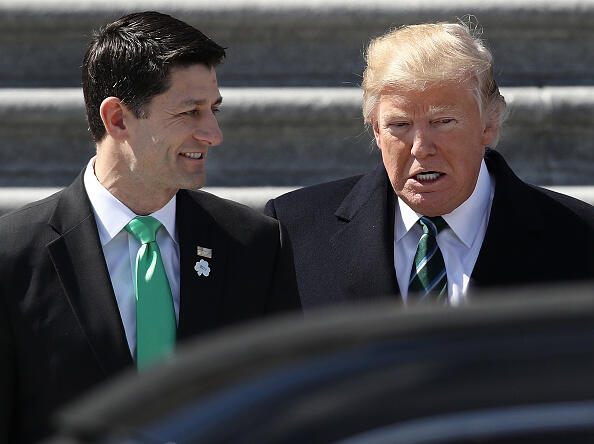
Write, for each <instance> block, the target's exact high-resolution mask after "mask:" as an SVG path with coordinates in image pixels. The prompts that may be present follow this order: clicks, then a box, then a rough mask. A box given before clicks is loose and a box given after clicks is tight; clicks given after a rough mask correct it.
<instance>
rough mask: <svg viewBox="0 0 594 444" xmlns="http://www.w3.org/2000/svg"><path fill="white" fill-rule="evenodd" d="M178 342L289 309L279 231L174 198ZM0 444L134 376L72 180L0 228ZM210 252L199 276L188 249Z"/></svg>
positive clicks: (210, 199) (293, 297) (213, 202)
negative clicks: (117, 379)
mask: <svg viewBox="0 0 594 444" xmlns="http://www.w3.org/2000/svg"><path fill="white" fill-rule="evenodd" d="M176 211H177V226H178V235H179V242H180V310H179V324H178V331H177V335H178V341H183V340H184V339H186V338H189V337H192V336H195V335H197V334H200V333H204V332H208V331H212V330H214V329H217V328H219V327H223V326H227V325H230V324H233V323H237V322H240V321H244V320H248V319H252V318H257V317H260V316H264V315H267V314H269V313H273V312H277V311H283V310H289V309H294V308H298V307H299V299H298V295H297V288H296V282H295V275H294V269H293V264H292V255H291V253H290V251H289V250H287V246H286V245H284V240H285V239H284V233H283V229H281V227H280V224H279V223H278V221H276V220H274V219H271V218H268V217H266V216H263V215H261V214H259V213H257V212H255V211H253V210H251V209H249V208H247V207H244V206H243V205H239V204H236V203H234V202H230V201H226V200H223V199H220V198H217V197H215V196H213V195H210V194H208V193H204V192H192V191H183V190H182V191H180V192H179V193H178V195H177V210H176ZM0 236H1V240H0V274H1V278H0V354H1V356H2V360H1V362H0V442H3V443H4V442H6V443H8V442H10V443H17V442H34V441H35V440H37V439H38V438H40V437H42V436H44V435H46V434H47V433H48V432H49V428H48V418H49V416H50V415H51V413H52V412H54V411H55V409H56V408H57V407H58V406H60V405H62V404H64V403H65V402H67V401H70V400H71V399H72V398H74V397H75V396H77V395H78V394H80V393H82V392H83V391H85V390H88V389H89V388H90V387H92V386H95V385H96V384H98V383H100V382H102V381H104V380H105V379H107V378H108V377H110V376H112V375H114V374H116V373H117V372H119V371H120V370H123V369H125V368H128V367H131V366H133V360H132V356H131V355H130V351H129V349H128V345H127V342H126V338H125V334H124V328H123V324H122V321H121V319H120V314H119V311H118V307H117V303H116V301H115V296H114V292H113V288H112V285H111V280H110V278H109V275H108V271H107V266H106V263H105V259H104V256H103V252H102V249H101V244H100V241H99V235H98V232H97V227H96V224H95V218H94V215H93V211H92V208H91V205H90V201H89V199H88V196H87V194H86V192H85V190H84V185H83V180H82V174H81V175H80V176H79V177H78V178H77V179H76V181H75V182H74V183H73V184H72V185H71V186H70V187H68V188H66V189H64V190H63V191H61V192H59V193H57V194H55V195H53V196H51V197H49V198H47V199H44V200H42V201H39V202H36V203H32V204H30V205H27V206H26V207H24V208H22V209H20V210H17V211H16V212H14V213H12V214H9V215H6V216H3V217H2V218H0ZM197 246H202V247H207V248H210V249H212V252H213V255H212V259H208V262H209V266H210V269H211V272H210V275H209V276H208V277H205V276H198V275H197V273H196V271H195V270H194V265H195V263H196V261H198V260H200V259H201V258H200V257H198V256H197V252H196V249H197V248H196V247H197Z"/></svg>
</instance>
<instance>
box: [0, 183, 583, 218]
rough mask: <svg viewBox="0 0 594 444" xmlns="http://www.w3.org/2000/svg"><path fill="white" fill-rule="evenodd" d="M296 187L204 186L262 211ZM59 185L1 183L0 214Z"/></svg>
mask: <svg viewBox="0 0 594 444" xmlns="http://www.w3.org/2000/svg"><path fill="white" fill-rule="evenodd" d="M547 188H549V189H552V190H553V191H557V192H558V193H563V194H567V195H569V196H572V197H575V198H576V199H580V200H583V201H584V202H588V203H589V204H591V205H594V186H592V185H590V186H556V187H547ZM294 189H296V187H205V188H204V190H205V191H208V192H209V193H213V194H215V195H217V196H220V197H222V198H224V199H231V200H234V201H235V202H240V203H242V204H244V205H247V206H249V207H251V208H254V209H255V210H258V211H263V210H264V205H266V202H268V200H269V199H273V198H275V197H277V196H280V195H281V194H284V193H288V192H289V191H292V190H294ZM59 190H60V188H57V187H47V188H42V187H28V188H19V187H4V188H2V187H0V215H2V214H5V213H8V212H9V211H12V210H15V209H17V208H19V207H21V206H23V205H25V204H27V203H29V202H34V201H36V200H40V199H43V198H45V197H47V196H49V195H50V194H53V193H55V192H57V191H59Z"/></svg>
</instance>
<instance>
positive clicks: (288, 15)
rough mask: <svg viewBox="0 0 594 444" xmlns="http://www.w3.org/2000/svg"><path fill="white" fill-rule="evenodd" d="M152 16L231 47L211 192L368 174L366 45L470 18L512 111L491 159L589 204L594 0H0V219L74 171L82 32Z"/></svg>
mask: <svg viewBox="0 0 594 444" xmlns="http://www.w3.org/2000/svg"><path fill="white" fill-rule="evenodd" d="M149 9H153V10H158V11H161V12H165V13H169V14H172V15H174V16H176V17H178V18H180V19H182V20H184V21H187V22H188V23H190V24H192V25H194V26H196V27H197V28H199V29H200V30H202V31H203V32H205V33H206V34H207V35H209V36H210V37H212V38H213V39H214V40H215V41H216V42H218V43H219V44H221V45H223V46H226V47H228V56H227V59H226V61H225V62H224V64H223V65H222V66H221V67H220V68H219V69H217V72H218V78H219V85H220V87H221V91H222V94H223V96H224V105H223V107H222V110H223V112H222V113H221V114H220V123H221V126H222V128H223V132H224V136H225V140H224V142H223V144H222V145H220V146H219V147H216V148H214V149H212V150H211V152H210V153H209V158H208V182H207V189H209V190H210V191H212V192H214V193H215V194H219V195H222V196H224V197H230V198H233V199H235V200H239V201H242V202H244V203H247V204H248V205H251V206H253V207H255V208H262V206H263V205H264V203H265V202H266V200H267V199H268V198H271V197H274V196H276V195H278V194H281V193H283V192H285V191H287V190H290V189H293V188H296V187H300V186H304V185H310V184H313V183H317V182H322V181H327V180H332V179H336V178H340V177H345V176H348V175H353V174H359V173H363V172H366V171H368V170H369V169H371V168H373V166H374V165H375V164H376V162H378V161H379V152H378V150H377V148H376V147H375V144H374V143H373V137H372V134H371V133H370V132H368V131H367V130H366V129H365V128H364V126H363V120H362V117H361V112H360V105H361V98H362V93H361V91H360V89H359V84H360V81H361V74H362V71H363V67H364V60H363V54H364V49H365V46H366V45H367V43H368V42H369V40H370V39H371V38H373V37H375V36H378V35H380V34H382V33H384V32H385V31H386V30H387V29H389V28H391V27H397V26H400V25H402V24H411V23H421V22H427V21H436V20H443V21H456V20H463V21H468V20H469V18H468V15H471V16H473V17H474V18H472V21H473V23H478V27H479V30H480V32H482V37H483V38H484V39H485V40H486V42H487V46H488V47H489V48H490V49H491V50H492V52H493V54H494V57H495V71H496V78H497V79H498V82H499V84H500V86H501V87H502V93H503V95H504V96H505V98H506V100H507V102H508V105H509V109H510V116H509V119H508V121H507V123H506V124H505V126H504V128H503V131H502V138H501V141H500V144H499V146H498V148H497V149H498V150H500V151H501V152H502V153H503V154H504V156H505V157H506V159H507V160H508V162H509V163H510V164H511V166H512V168H513V169H514V170H515V171H516V173H518V174H519V176H520V177H521V178H523V179H524V180H526V181H528V182H531V183H535V184H538V185H544V186H548V187H552V188H554V189H557V190H560V191H562V192H565V193H567V194H570V195H573V196H575V197H578V198H581V199H583V200H586V201H589V202H590V203H594V0H542V1H539V0H481V1H476V0H472V1H470V0H458V1H449V2H442V1H437V0H420V1H407V0H402V1H398V2H394V1H387V0H369V1H363V0H360V1H346V0H340V1H338V0H326V1H316V0H299V1H297V0H284V1H281V0H221V1H218V2H215V1H206V0H192V1H190V0H144V1H137V0H128V1H126V2H122V1H113V0H103V1H101V2H98V1H90V0H18V1H17V0H0V48H1V49H0V136H1V143H0V212H6V211H8V210H10V209H12V208H16V207H17V206H19V205H22V204H24V203H26V202H28V201H31V200H34V199H37V198H40V197H43V196H45V195H47V194H49V193H51V192H53V191H55V190H56V189H57V188H59V187H62V186H64V185H67V184H69V183H70V182H71V181H72V180H73V179H74V177H75V176H76V175H77V174H78V173H79V172H80V170H81V169H82V167H83V166H85V164H86V162H87V161H88V159H89V158H90V156H91V155H93V152H94V145H93V143H92V142H91V137H90V135H89V134H88V131H87V124H86V119H85V113H84V104H83V100H82V92H81V89H80V85H81V81H80V65H81V60H82V57H83V54H84V51H85V49H86V45H87V44H88V41H89V39H90V35H91V33H92V30H93V29H97V28H98V27H100V26H101V25H102V24H104V23H106V22H108V21H111V20H112V19H115V18H117V17H119V16H121V15H123V14H125V13H128V12H132V11H138V10H149ZM473 26H474V25H473Z"/></svg>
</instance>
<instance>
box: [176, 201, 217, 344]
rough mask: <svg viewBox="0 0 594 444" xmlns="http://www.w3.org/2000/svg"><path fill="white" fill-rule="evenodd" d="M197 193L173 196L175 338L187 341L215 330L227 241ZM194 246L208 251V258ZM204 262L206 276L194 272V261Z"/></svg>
mask: <svg viewBox="0 0 594 444" xmlns="http://www.w3.org/2000/svg"><path fill="white" fill-rule="evenodd" d="M199 199H200V194H198V193H189V192H188V191H185V190H181V191H180V192H179V193H178V194H177V209H176V219H177V226H178V236H179V243H180V309H179V324H178V337H179V339H184V338H188V337H190V336H193V335H196V334H198V333H201V332H204V331H207V330H210V329H213V328H215V327H216V326H217V325H218V324H219V323H220V315H219V308H220V306H221V303H222V297H223V290H224V283H225V279H226V278H227V277H226V276H225V273H226V272H227V267H226V261H227V242H226V237H225V236H224V233H223V232H222V230H221V228H220V227H219V225H218V224H216V223H215V221H214V220H213V218H212V216H211V215H210V214H209V213H208V212H207V211H205V209H204V208H203V206H201V205H200V204H199V203H198V201H199ZM198 247H202V248H207V249H210V250H211V251H212V257H211V258H208V257H206V256H204V255H199V254H198V251H197V249H198ZM200 260H204V261H206V262H208V267H209V268H210V272H209V274H208V276H205V275H204V274H202V275H199V274H198V272H197V271H196V270H195V269H194V267H195V265H196V263H197V262H199V261H200Z"/></svg>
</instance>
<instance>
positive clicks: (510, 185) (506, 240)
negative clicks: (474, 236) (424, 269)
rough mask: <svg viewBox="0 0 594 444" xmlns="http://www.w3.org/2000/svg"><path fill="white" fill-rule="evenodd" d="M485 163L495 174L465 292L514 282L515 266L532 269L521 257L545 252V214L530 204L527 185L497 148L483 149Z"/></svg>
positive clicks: (530, 194)
mask: <svg viewBox="0 0 594 444" xmlns="http://www.w3.org/2000/svg"><path fill="white" fill-rule="evenodd" d="M485 163H486V164H487V168H488V170H489V172H490V173H491V174H492V175H493V176H494V177H495V195H494V197H493V203H492V205H491V213H490V216H489V224H488V226H487V232H486V233H485V238H484V240H483V244H482V246H481V250H480V253H479V256H478V259H477V262H476V264H475V266H474V270H473V272H472V276H471V281H470V286H469V293H470V292H471V291H472V289H474V288H480V287H489V286H494V285H504V284H514V283H515V282H513V279H514V277H517V276H519V275H521V273H520V271H519V267H522V266H524V267H528V269H525V273H532V272H533V270H532V269H531V268H530V263H531V262H530V261H522V257H525V255H526V254H530V255H541V254H542V255H545V256H546V254H547V252H546V248H547V246H546V243H545V242H542V239H544V238H545V237H544V235H543V230H545V228H546V226H545V224H546V221H547V218H546V215H545V214H542V210H541V209H540V207H537V206H535V205H533V204H532V199H533V193H532V192H531V186H530V185H527V184H526V183H524V182H522V181H521V180H520V179H519V178H518V177H517V176H516V175H515V174H514V173H513V171H512V170H511V169H510V168H509V166H508V165H507V163H506V162H505V160H504V159H503V157H502V156H501V155H500V154H499V153H498V152H496V151H494V150H491V149H487V152H486V155H485ZM542 257H544V256H542ZM519 273H520V274H519Z"/></svg>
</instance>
